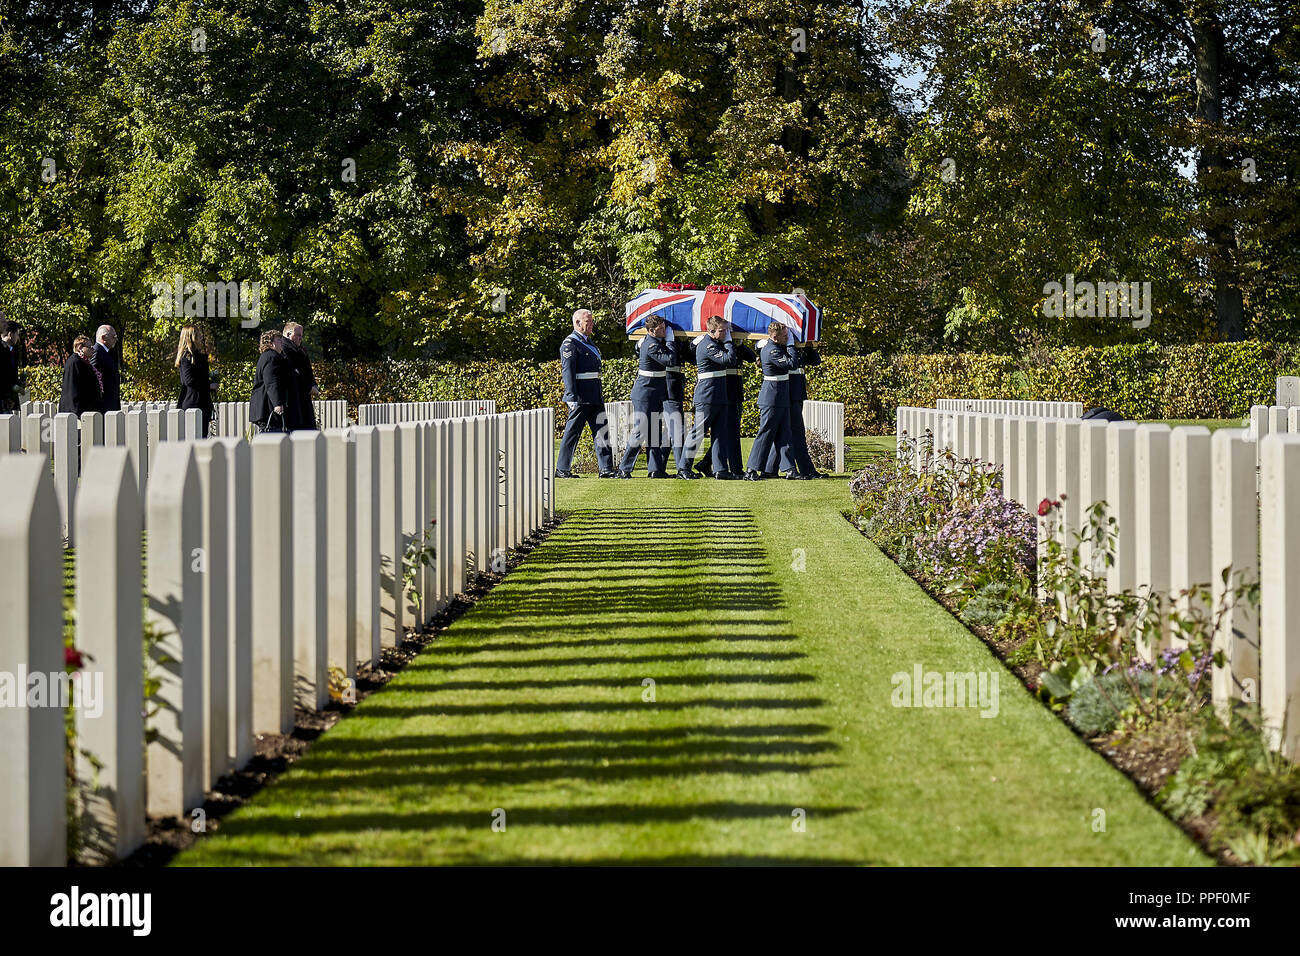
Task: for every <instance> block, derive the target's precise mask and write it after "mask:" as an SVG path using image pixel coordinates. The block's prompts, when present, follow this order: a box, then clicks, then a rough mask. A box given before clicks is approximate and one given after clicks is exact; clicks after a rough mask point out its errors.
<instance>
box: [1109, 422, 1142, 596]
mask: <svg viewBox="0 0 1300 956" xmlns="http://www.w3.org/2000/svg"><path fill="white" fill-rule="evenodd" d="M1136 437H1137V423H1136V422H1108V423H1107V425H1106V502H1107V506H1108V507H1107V513H1108V514H1109V515H1110V517H1112V518H1114V519H1115V521H1116V528H1115V531H1116V534H1115V563H1114V564H1113V565H1111V567H1110V568H1109V569H1108V570H1107V572H1106V590H1107V591H1108V592H1109V593H1110V594H1120V593H1122V592H1124V591H1133V590H1136V588H1137V513H1136V508H1135V503H1136V490H1135V486H1134V473H1135V470H1136V459H1135V450H1134V449H1135V445H1134V442H1135V440H1136Z"/></svg>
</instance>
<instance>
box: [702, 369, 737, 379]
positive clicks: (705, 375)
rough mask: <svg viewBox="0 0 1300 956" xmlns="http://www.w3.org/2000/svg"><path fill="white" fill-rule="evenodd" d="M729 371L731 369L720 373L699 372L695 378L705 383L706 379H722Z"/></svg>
mask: <svg viewBox="0 0 1300 956" xmlns="http://www.w3.org/2000/svg"><path fill="white" fill-rule="evenodd" d="M729 371H730V369H725V368H724V369H723V370H722V371H720V372H698V373H697V374H696V376H695V378H696V380H697V381H703V380H704V379H706V378H722V376H724V375H726V374H727V373H728V372H729Z"/></svg>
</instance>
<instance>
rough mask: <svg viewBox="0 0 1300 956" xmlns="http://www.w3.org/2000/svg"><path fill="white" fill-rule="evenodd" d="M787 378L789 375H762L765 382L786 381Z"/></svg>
mask: <svg viewBox="0 0 1300 956" xmlns="http://www.w3.org/2000/svg"><path fill="white" fill-rule="evenodd" d="M789 378H790V376H789V375H764V376H763V381H765V382H784V381H786V380H787V379H789Z"/></svg>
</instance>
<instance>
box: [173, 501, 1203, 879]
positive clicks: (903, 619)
mask: <svg viewBox="0 0 1300 956" xmlns="http://www.w3.org/2000/svg"><path fill="white" fill-rule="evenodd" d="M560 487H561V493H560V506H561V508H562V509H563V510H566V511H568V512H569V513H570V517H569V518H568V520H567V521H566V522H565V523H564V524H563V525H562V526H561V527H560V528H559V529H558V530H556V531H555V532H554V533H553V534H552V536H551V537H550V539H549V540H548V541H547V542H546V543H545V544H544V545H543V546H542V547H540V548H539V549H537V550H536V551H535V552H533V554H532V555H531V556H530V557H529V559H528V560H527V561H526V562H525V563H524V564H523V565H522V566H520V567H519V568H518V569H517V570H515V571H514V572H512V573H511V575H510V576H509V577H508V578H507V579H506V581H505V582H504V583H502V584H501V585H500V586H498V587H497V588H496V589H495V590H494V591H492V592H491V593H490V594H489V595H488V596H487V597H486V598H485V599H484V600H483V601H482V602H481V603H480V604H479V605H478V606H477V607H476V608H475V609H474V610H472V611H471V612H470V613H469V614H467V615H465V616H464V617H463V618H461V619H460V620H459V621H458V622H456V623H455V624H454V625H453V626H452V627H451V628H450V629H448V631H447V632H446V633H445V634H444V636H443V637H442V638H440V639H439V641H438V642H436V643H435V644H434V645H432V646H431V647H430V648H429V649H427V650H426V651H425V652H424V653H423V654H422V655H420V656H419V657H418V658H417V659H416V660H415V661H413V662H412V663H411V664H410V665H409V666H408V668H407V669H406V670H405V671H403V672H402V673H401V674H400V675H399V676H398V677H397V678H396V679H395V680H394V681H393V682H392V683H391V684H389V685H388V687H387V688H386V689H385V690H384V691H382V692H381V693H378V694H375V695H374V696H372V697H370V698H368V699H367V700H366V701H364V702H362V704H361V705H360V706H359V707H358V708H357V710H356V712H355V713H354V714H353V715H351V716H350V717H348V718H347V719H345V720H343V721H342V722H340V723H339V724H338V725H337V726H336V727H335V728H334V729H332V730H331V731H329V733H327V734H326V735H325V736H323V737H322V738H321V739H320V740H319V741H318V742H317V743H316V744H315V745H314V746H313V747H312V750H311V751H310V753H309V754H308V755H307V756H306V757H305V758H304V759H302V760H301V761H299V762H298V763H297V764H295V765H294V766H293V768H291V769H290V770H289V771H288V772H287V773H286V774H285V775H284V776H283V777H282V778H281V779H280V780H279V781H277V782H276V783H275V784H273V785H272V786H270V787H268V788H267V789H266V790H265V791H263V792H262V793H261V794H259V795H258V796H257V797H256V798H255V799H254V800H253V801H252V803H251V804H250V805H249V806H247V807H246V808H244V809H243V810H241V811H238V812H237V813H235V814H233V815H232V816H231V817H230V818H228V819H227V820H226V821H224V822H223V824H222V828H221V831H220V832H219V833H216V834H213V835H211V836H209V837H207V838H205V839H204V840H203V841H201V842H200V844H199V845H198V846H196V848H195V849H193V850H191V851H189V852H187V853H185V854H182V855H180V856H179V857H178V858H177V859H176V863H177V864H178V865H204V864H206V865H240V864H249V863H252V864H318V865H319V864H338V865H359V864H446V863H557V862H558V863H568V862H599V863H614V862H619V863H680V864H689V863H702V864H710V863H778V862H787V861H788V862H803V863H820V862H828V863H855V864H921V865H933V864H1012V865H1014V864H1128V865H1162V864H1182V865H1187V864H1203V863H1206V862H1207V860H1206V859H1205V858H1204V857H1203V856H1202V855H1201V853H1200V852H1199V851H1198V850H1197V849H1196V848H1195V847H1194V845H1193V844H1192V843H1191V842H1190V841H1189V840H1188V839H1187V838H1186V837H1184V835H1183V834H1182V833H1181V832H1180V831H1179V830H1178V829H1177V828H1176V827H1175V826H1174V825H1173V824H1171V823H1169V822H1168V821H1167V820H1166V819H1165V818H1164V817H1163V816H1162V815H1161V814H1160V813H1158V812H1157V811H1156V810H1155V809H1153V808H1152V807H1151V806H1149V805H1148V804H1147V803H1146V802H1145V801H1144V800H1143V798H1142V797H1141V795H1140V794H1139V793H1138V791H1137V790H1136V789H1135V788H1134V787H1133V786H1132V785H1131V784H1130V783H1129V782H1128V781H1127V780H1126V779H1125V778H1124V777H1123V776H1121V775H1120V774H1119V773H1118V772H1116V771H1114V770H1112V769H1111V768H1110V767H1109V766H1108V765H1107V764H1106V763H1105V762H1104V761H1103V760H1102V759H1101V758H1100V757H1097V756H1096V755H1095V754H1093V753H1092V752H1091V751H1090V750H1089V749H1088V748H1087V747H1086V746H1085V745H1084V744H1083V743H1082V742H1081V741H1079V740H1078V739H1077V738H1075V737H1074V736H1073V735H1072V734H1071V733H1070V732H1069V730H1068V729H1067V728H1066V727H1065V726H1064V725H1062V724H1061V723H1060V722H1059V721H1057V720H1056V718H1054V717H1053V716H1052V715H1050V714H1049V713H1047V712H1046V711H1044V710H1043V708H1042V707H1041V706H1040V705H1039V704H1037V703H1036V702H1035V701H1033V700H1032V699H1031V698H1030V697H1029V695H1028V694H1027V693H1026V692H1025V691H1024V690H1023V688H1022V687H1021V686H1020V685H1019V683H1017V682H1016V681H1015V680H1014V678H1013V676H1012V675H1011V674H1010V673H1009V672H1006V671H1005V670H1002V668H1001V665H1000V664H999V663H998V662H997V661H996V659H995V658H993V657H992V655H991V654H990V653H989V652H988V650H987V649H986V648H985V646H984V645H983V644H982V643H981V642H980V641H978V640H977V639H976V638H974V637H973V636H972V635H971V634H970V633H969V632H967V631H966V630H965V629H964V628H962V627H961V626H960V625H959V624H958V623H957V622H956V621H954V620H953V619H952V618H951V617H950V616H949V615H948V614H947V613H946V612H945V611H944V610H943V609H942V608H940V607H938V606H937V605H935V604H934V603H933V602H932V601H930V599H929V598H928V597H927V596H926V595H925V594H924V593H923V592H922V591H920V589H919V588H918V587H917V586H916V585H915V584H914V583H913V582H912V581H911V580H910V579H908V578H907V577H905V576H904V575H903V574H902V573H901V572H899V571H898V570H897V568H896V567H895V566H894V565H893V564H892V562H890V561H889V560H888V559H887V558H886V557H885V556H884V555H882V554H881V553H880V552H879V551H877V550H876V549H875V548H874V547H872V546H871V545H870V544H869V543H868V542H867V541H866V540H865V539H863V538H862V537H861V536H860V535H858V534H857V533H856V532H855V531H854V530H853V529H852V528H851V527H850V526H849V525H848V524H847V522H845V521H844V520H843V519H842V518H841V517H840V516H839V514H838V512H839V510H840V509H842V508H843V507H844V506H845V503H846V497H845V489H844V482H843V481H834V482H832V481H822V482H786V481H769V482H764V483H762V484H759V485H752V484H748V483H744V484H742V483H728V484H725V485H724V484H722V483H719V482H712V481H696V482H689V483H688V482H682V481H654V482H652V481H649V480H646V479H633V480H632V481H599V480H596V479H582V480H575V481H568V482H562V483H561V486H560ZM796 549H802V553H803V560H804V561H805V562H806V565H805V567H806V570H804V571H802V572H800V571H796V570H793V569H792V564H794V563H795V562H796V561H797V559H798V557H799V553H798V552H797V551H796ZM915 663H920V664H921V665H923V667H924V668H925V669H926V670H938V671H950V670H951V671H997V672H998V673H999V677H1000V680H999V690H1000V694H999V712H998V715H997V716H996V717H995V718H990V719H985V718H981V717H980V716H979V712H978V710H976V709H958V708H950V709H933V708H931V709H921V708H915V709H903V708H895V707H893V706H892V705H891V703H890V695H891V682H890V675H891V674H893V673H894V672H896V671H911V669H912V667H913V665H914V664H915ZM647 679H649V680H653V681H654V688H653V689H654V697H655V699H654V701H653V702H648V701H646V700H644V699H643V696H648V695H647V690H648V688H647V687H646V686H645V685H644V682H645V681H646V680H647ZM796 809H799V810H802V811H804V813H805V814H806V827H805V829H804V832H796V830H795V828H794V826H793V825H792V824H793V820H794V817H793V816H792V814H793V813H794V811H795V810H796ZM1095 809H1101V810H1104V811H1105V814H1106V816H1105V823H1106V829H1105V832H1104V833H1099V832H1094V830H1093V825H1092V824H1093V821H1094V819H1095V816H1094V810H1095ZM494 810H503V811H504V819H505V829H504V831H497V830H494V829H493V827H492V822H493V812H494ZM498 817H499V814H498Z"/></svg>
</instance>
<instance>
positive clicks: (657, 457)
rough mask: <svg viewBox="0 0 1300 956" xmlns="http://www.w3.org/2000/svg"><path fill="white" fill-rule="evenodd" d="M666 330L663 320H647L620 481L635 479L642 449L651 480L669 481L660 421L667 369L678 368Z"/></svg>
mask: <svg viewBox="0 0 1300 956" xmlns="http://www.w3.org/2000/svg"><path fill="white" fill-rule="evenodd" d="M667 328H668V325H667V323H666V322H664V320H663V317H662V316H658V315H652V316H650V317H649V318H647V319H646V320H645V331H646V334H645V338H643V339H642V340H641V344H640V345H639V346H638V347H637V353H638V355H639V356H640V362H639V367H638V369H637V373H636V383H635V384H634V385H633V386H632V396H631V398H632V409H633V415H632V420H633V424H632V435H631V437H630V438H629V439H628V443H627V452H626V453H625V454H624V455H623V463H622V465H620V466H619V469H618V476H619V477H620V478H631V477H632V469H633V468H634V467H635V466H636V460H637V456H639V455H640V454H641V449H642V448H643V447H646V457H647V458H648V459H649V461H648V465H647V468H648V471H649V477H651V478H667V477H668V455H667V453H666V451H665V450H664V443H663V438H662V436H661V434H660V433H661V431H662V428H661V427H660V426H661V421H660V420H661V418H662V417H663V413H664V400H665V399H666V398H667V396H668V369H669V368H671V367H672V366H674V365H676V364H677V353H676V351H674V349H673V348H672V346H670V345H669V344H668V333H667Z"/></svg>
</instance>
